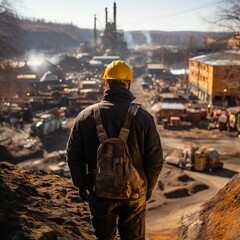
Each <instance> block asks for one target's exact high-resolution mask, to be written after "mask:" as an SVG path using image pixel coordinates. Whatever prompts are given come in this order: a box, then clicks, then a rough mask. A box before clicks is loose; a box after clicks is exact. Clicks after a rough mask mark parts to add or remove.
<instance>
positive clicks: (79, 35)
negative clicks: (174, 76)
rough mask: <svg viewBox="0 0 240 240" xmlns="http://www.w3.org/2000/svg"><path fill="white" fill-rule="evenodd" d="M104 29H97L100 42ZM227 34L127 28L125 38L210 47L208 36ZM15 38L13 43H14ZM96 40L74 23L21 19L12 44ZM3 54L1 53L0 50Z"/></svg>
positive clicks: (47, 45) (132, 42)
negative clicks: (131, 29) (208, 45)
mask: <svg viewBox="0 0 240 240" xmlns="http://www.w3.org/2000/svg"><path fill="white" fill-rule="evenodd" d="M100 34H101V31H100V30H98V31H97V38H98V43H100ZM226 35H227V34H226V33H218V32H197V31H196V32H191V31H189V32H188V31H185V32H181V31H175V32H166V31H128V32H127V31H126V32H124V38H125V40H126V41H127V43H128V47H132V46H137V45H141V46H142V45H146V46H152V45H159V46H176V47H182V48H187V47H189V46H190V45H191V46H192V47H193V48H204V47H206V39H207V37H211V38H215V39H218V38H225V37H226ZM10 41H11V42H10ZM92 42H93V29H82V28H78V27H77V26H74V25H72V24H63V23H52V22H45V21H44V20H36V21H33V20H26V19H18V31H17V34H16V36H14V37H12V39H11V40H9V45H11V47H12V48H13V49H15V53H16V54H22V53H24V52H25V51H26V50H30V49H41V50H59V49H67V48H72V47H77V46H79V45H80V44H83V43H85V44H86V43H87V44H90V43H92ZM0 57H1V52H0Z"/></svg>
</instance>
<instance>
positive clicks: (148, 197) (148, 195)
mask: <svg viewBox="0 0 240 240" xmlns="http://www.w3.org/2000/svg"><path fill="white" fill-rule="evenodd" d="M151 196H152V192H147V194H146V201H148V200H149V199H150V198H151Z"/></svg>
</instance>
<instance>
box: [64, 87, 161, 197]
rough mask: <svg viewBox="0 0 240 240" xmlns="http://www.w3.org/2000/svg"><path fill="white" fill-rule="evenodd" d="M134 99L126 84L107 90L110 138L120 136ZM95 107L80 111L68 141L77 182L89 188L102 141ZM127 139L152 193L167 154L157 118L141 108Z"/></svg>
mask: <svg viewBox="0 0 240 240" xmlns="http://www.w3.org/2000/svg"><path fill="white" fill-rule="evenodd" d="M133 100H134V97H133V95H132V93H131V92H130V91H129V90H127V89H125V88H123V87H119V86H111V87H109V88H107V89H106V90H105V92H104V98H103V100H102V101H101V102H100V109H101V110H100V111H101V117H102V122H103V126H104V128H105V130H106V133H107V135H108V137H118V134H119V131H120V129H121V127H122V125H123V122H124V119H125V116H126V113H127V110H128V107H129V105H130V102H132V101H133ZM94 107H95V105H91V106H89V107H87V108H86V109H84V110H83V111H81V112H80V113H79V115H78V116H77V118H76V119H75V124H74V126H73V128H72V131H71V134H70V136H69V140H68V144H67V163H68V165H69V168H70V173H71V177H72V180H73V183H74V185H75V186H76V187H78V188H88V187H89V186H88V181H87V171H86V169H87V167H88V168H89V169H95V168H96V159H97V148H98V146H99V144H100V142H99V140H98V136H97V133H96V126H95V121H94V117H93V109H94ZM127 142H128V145H129V151H130V155H131V157H132V159H133V163H134V166H135V168H136V169H137V170H138V172H139V174H140V176H141V177H142V179H143V180H144V182H145V186H144V187H145V188H146V191H147V192H148V194H150V195H151V192H152V190H153V188H154V186H155V184H156V182H157V179H158V175H159V173H160V171H161V169H162V164H163V155H162V147H161V142H160V137H159V134H158V132H157V129H156V126H155V123H154V119H153V117H152V116H151V115H150V114H149V113H148V112H147V111H145V110H144V109H142V108H141V107H140V108H139V109H138V112H137V114H136V115H135V117H134V118H133V119H132V122H131V128H130V133H129V137H128V140H127Z"/></svg>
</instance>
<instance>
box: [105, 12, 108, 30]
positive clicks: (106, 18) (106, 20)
mask: <svg viewBox="0 0 240 240" xmlns="http://www.w3.org/2000/svg"><path fill="white" fill-rule="evenodd" d="M105 22H106V26H107V23H108V10H107V8H105Z"/></svg>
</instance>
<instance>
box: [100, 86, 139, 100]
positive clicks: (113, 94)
mask: <svg viewBox="0 0 240 240" xmlns="http://www.w3.org/2000/svg"><path fill="white" fill-rule="evenodd" d="M134 99H135V97H134V96H133V94H132V93H131V92H130V91H129V90H128V89H126V88H123V87H119V86H110V87H107V88H106V89H105V91H104V95H103V100H106V101H109V102H115V101H116V102H119V101H129V102H132V101H133V100H134Z"/></svg>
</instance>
